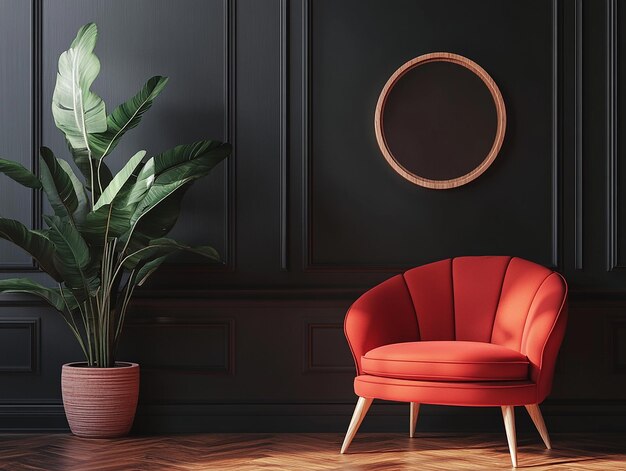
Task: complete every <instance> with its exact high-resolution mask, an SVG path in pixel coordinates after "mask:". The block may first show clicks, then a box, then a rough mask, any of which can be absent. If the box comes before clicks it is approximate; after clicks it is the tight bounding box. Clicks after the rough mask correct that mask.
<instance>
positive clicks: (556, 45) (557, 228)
mask: <svg viewBox="0 0 626 471" xmlns="http://www.w3.org/2000/svg"><path fill="white" fill-rule="evenodd" d="M313 3H314V2H312V1H311V0H302V18H301V31H302V32H301V44H302V71H301V74H302V79H301V83H300V89H301V99H302V103H301V112H302V116H301V143H300V145H301V149H302V234H303V236H302V241H303V243H302V264H303V269H304V271H312V272H331V273H332V272H384V273H398V272H401V271H404V270H406V269H409V268H411V267H412V266H414V265H412V264H399V265H398V264H370V263H367V262H366V261H364V262H363V263H358V264H354V263H350V264H345V263H318V262H316V261H315V240H314V237H313V225H314V224H315V221H314V220H313V218H312V215H311V206H312V191H313V189H312V187H313V180H314V175H313V172H312V168H311V167H312V166H311V164H312V159H313V158H314V149H313V146H312V134H313V124H312V121H313V120H312V116H311V111H312V106H311V89H312V87H313V84H312V80H311V68H312V63H311V62H312V61H311V50H312V37H311V34H312V33H311V31H312V16H313V15H312V11H311V10H312V7H313ZM551 12H552V18H551V22H552V38H551V48H552V77H551V79H550V81H551V90H552V103H551V108H552V129H551V176H550V182H551V189H550V200H551V201H550V208H551V214H550V224H551V227H550V229H549V230H550V239H549V240H550V254H551V255H550V259H551V265H552V268H559V267H560V266H561V264H562V261H561V259H562V254H561V251H562V243H561V238H562V237H563V234H562V230H561V214H562V210H561V208H562V205H563V202H562V198H561V178H562V177H561V174H562V168H561V166H562V157H561V144H560V143H561V136H562V116H561V114H562V106H561V83H562V80H563V77H562V76H561V55H562V52H561V51H562V49H563V47H564V45H563V44H562V42H563V41H562V31H561V27H560V23H561V2H560V1H559V0H552V4H551ZM581 209H582V208H581Z"/></svg>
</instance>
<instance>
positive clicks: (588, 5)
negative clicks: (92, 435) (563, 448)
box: [0, 0, 626, 431]
mask: <svg viewBox="0 0 626 471" xmlns="http://www.w3.org/2000/svg"><path fill="white" fill-rule="evenodd" d="M625 15H626V4H624V2H622V1H618V0H606V1H593V2H592V1H585V2H583V1H582V0H576V1H574V0H572V1H564V0H561V1H559V0H553V1H552V2H547V1H545V0H532V1H526V2H519V1H518V2H501V1H500V0H482V1H478V0H473V1H467V0H445V1H432V0H431V1H425V0H420V1H415V0H397V1H394V2H388V1H385V0H372V1H366V2H364V1H358V0H341V1H338V0H293V1H289V0H273V1H269V0H264V1H260V0H238V1H236V2H235V1H234V0H176V1H173V0H132V1H128V0H126V1H124V0H115V1H113V0H88V1H87V0H33V1H31V2H28V1H25V0H0V123H2V125H1V126H0V155H3V156H6V157H10V158H13V159H16V160H19V161H20V162H22V163H23V164H24V165H26V166H28V167H31V168H33V169H34V170H36V162H37V160H36V149H37V148H38V147H39V146H40V145H42V144H43V145H47V146H50V147H52V148H53V149H55V150H56V151H57V152H58V153H59V154H61V153H62V152H64V151H65V146H64V143H63V140H62V138H61V135H60V133H59V132H58V131H57V130H56V129H55V127H54V125H53V121H52V116H51V112H50V100H51V95H52V90H53V87H54V79H55V71H56V61H57V58H58V55H59V54H60V53H61V52H62V51H63V50H64V49H65V48H67V46H68V45H69V43H70V42H71V40H72V39H73V37H74V35H75V32H76V30H77V29H78V28H79V27H80V26H81V25H82V24H84V23H86V22H88V21H95V22H97V23H98V26H99V30H100V41H99V43H98V46H97V49H96V52H97V54H98V55H99V57H100V59H101V62H102V70H101V74H100V77H99V79H98V80H97V81H96V83H95V84H94V89H95V90H96V91H97V92H98V93H99V94H100V95H101V96H102V97H103V98H104V99H105V100H106V102H107V103H108V105H109V109H110V108H111V107H112V106H115V105H117V104H118V103H119V102H121V101H123V100H124V99H126V98H127V97H129V96H131V95H132V94H133V93H135V91H136V90H137V89H138V88H139V87H140V86H141V85H142V83H143V81H144V80H145V79H147V78H148V77H149V76H151V75H156V74H162V75H167V76H169V77H170V79H171V81H170V84H169V86H168V89H167V90H166V92H165V93H164V94H163V95H162V96H161V97H160V98H159V99H158V102H157V103H155V106H154V107H153V108H152V109H151V110H150V111H149V113H148V114H147V115H146V116H145V118H144V121H143V123H142V125H141V126H140V127H139V128H137V129H136V130H133V131H132V132H131V133H129V134H128V135H127V137H126V138H125V139H124V141H123V143H122V144H120V146H119V147H118V149H117V151H116V152H115V155H114V156H111V165H112V166H113V167H115V168H119V166H120V165H121V163H122V162H123V161H124V159H125V158H127V157H128V156H129V155H132V153H134V152H135V151H136V150H138V149H146V150H147V151H148V152H149V153H154V152H157V151H159V150H162V149H165V148H168V147H171V146H173V145H176V144H179V143H183V142H188V141H192V140H195V139H200V138H217V139H224V140H228V141H230V142H232V143H233V144H234V146H235V155H234V156H233V158H232V159H230V160H229V161H228V162H226V163H225V164H222V165H221V166H220V167H219V168H217V169H216V171H215V172H214V173H213V174H212V175H211V176H210V177H209V178H207V179H206V180H204V181H202V182H201V183H199V184H198V185H196V187H195V188H194V189H193V190H192V192H190V194H189V195H188V197H187V198H186V201H185V203H186V204H185V210H184V214H183V216H182V218H181V221H180V223H179V226H178V227H177V229H176V233H175V235H177V236H178V237H180V238H181V239H183V240H187V241H189V242H191V243H210V244H212V245H214V246H215V247H216V248H217V249H218V250H219V251H220V253H221V254H222V255H223V258H224V260H225V264H224V266H221V267H215V266H209V265H203V264H198V263H197V262H196V261H195V260H193V259H185V258H180V259H178V260H175V261H173V262H172V263H170V264H169V265H168V266H166V267H165V268H164V269H162V271H161V272H160V273H159V274H158V275H157V276H156V277H155V278H154V280H153V281H152V282H151V284H150V285H149V286H148V287H146V289H144V290H143V291H141V292H140V293H139V294H138V296H137V299H136V302H135V303H134V307H133V312H132V315H131V316H130V319H129V322H128V326H127V329H126V333H125V339H124V344H123V345H122V348H121V352H120V358H123V359H126V360H135V361H139V362H140V363H141V365H142V386H141V405H140V410H139V415H138V418H137V422H136V426H137V429H138V430H152V431H155V430H156V431H182V430H186V431H190V430H227V429H228V430H343V429H344V428H345V426H346V425H347V421H348V418H349V415H350V414H351V411H352V407H353V403H354V400H355V397H354V394H353V392H352V378H353V376H354V368H353V364H352V359H351V356H350V353H349V351H348V348H347V345H346V343H345V340H344V338H343V331H342V321H343V315H344V313H345V310H346V309H347V307H348V306H349V305H350V303H351V302H352V301H353V300H354V299H355V298H356V297H357V296H358V295H359V294H360V293H362V292H363V291H365V290H366V289H367V288H369V287H371V286H373V285H374V284H376V283H378V282H380V281H382V280H384V279H385V278H388V277H390V276H391V275H393V274H395V273H398V272H400V271H402V270H403V269H404V268H407V267H410V266H414V265H419V264H422V263H426V262H429V261H433V260H437V259H441V258H447V257H450V256H457V255H466V254H510V255H517V256H521V257H525V258H528V259H530V260H534V261H537V262H539V263H542V264H545V265H548V266H552V267H555V268H556V269H558V270H559V271H561V272H562V273H563V274H564V275H565V276H566V278H567V279H568V281H569V283H570V287H571V302H570V313H571V314H570V323H569V326H568V332H567V335H566V340H565V343H564V346H563V348H562V354H561V356H560V358H559V363H558V369H557V374H556V378H555V385H554V390H553V394H552V396H551V398H550V399H549V401H548V403H547V404H546V406H545V412H546V415H547V421H548V425H549V426H551V427H552V428H553V429H561V430H563V429H568V430H571V429H572V428H578V429H584V430H590V429H603V430H607V429H621V430H624V429H625V427H626V425H625V424H626V421H625V420H624V418H625V417H624V416H625V415H626V270H624V268H625V267H626V227H625V225H626V203H625V202H624V194H623V190H622V183H623V182H625V181H626V170H625V168H626V166H623V165H620V163H621V162H623V161H624V158H625V157H626V155H625V152H626V150H625V149H626V146H621V145H620V144H621V143H620V137H622V136H626V118H624V116H625V115H624V112H625V111H626V99H625V98H624V97H626V93H621V85H622V84H626V57H625V55H626V44H625V39H624V38H625V37H626V33H624V32H623V31H622V25H624V24H626V17H625ZM434 51H449V52H455V53H458V54H462V55H464V56H467V57H469V58H471V59H472V60H474V61H476V62H477V63H478V64H480V65H481V66H482V67H484V68H485V69H486V70H487V71H488V72H489V73H490V75H491V76H492V77H493V78H494V80H495V81H496V83H497V84H498V86H499V87H500V90H501V92H502V95H503V97H504V101H505V104H506V107H507V117H508V123H507V130H506V136H505V140H504V145H503V147H502V150H501V152H500V154H499V156H498V158H497V159H496V161H495V162H494V164H493V165H492V166H491V167H490V168H489V169H488V170H487V171H486V172H485V173H484V174H483V175H482V176H481V177H480V178H479V179H478V180H476V181H474V182H472V183H470V184H468V185H466V186H463V187H460V188H457V189H453V190H446V191H433V190H427V189H424V188H421V187H417V186H415V185H412V184H410V183H409V182H407V181H405V180H404V179H402V178H401V177H400V176H399V175H397V174H396V173H395V172H394V171H393V170H392V169H391V168H390V167H389V166H388V165H387V164H386V162H385V160H384V159H383V157H382V155H381V153H380V151H379V150H378V147H377V145H376V140H375V137H374V130H373V115H374V108H375V105H376V100H377V99H378V94H379V92H380V90H381V88H382V87H383V85H384V83H385V81H386V80H387V78H388V77H389V76H390V75H391V74H392V73H393V71H394V70H395V69H396V68H397V67H399V66H400V65H401V64H403V63H404V62H405V61H407V60H408V59H411V58H413V57H416V56H418V55H420V54H424V53H427V52H434ZM451 138H453V137H451ZM43 209H45V207H44V206H43V205H42V202H41V195H39V194H37V193H31V192H29V191H25V190H23V189H20V188H17V187H16V186H15V185H12V184H11V183H10V182H9V181H8V180H7V179H4V178H3V179H2V180H0V213H1V214H2V215H4V216H6V217H14V218H19V219H21V220H22V221H24V222H25V223H27V224H29V225H31V226H32V227H38V226H40V225H41V213H42V210H43ZM14 276H32V277H36V278H38V279H44V276H43V275H42V274H39V273H37V272H36V270H35V268H34V267H33V265H32V262H31V261H30V259H29V258H28V257H26V256H24V255H22V254H21V253H19V252H17V251H15V250H14V249H13V248H11V247H10V246H9V245H8V244H5V243H3V242H0V277H14ZM77 359H80V352H79V349H78V347H77V346H75V345H74V342H73V339H72V337H71V335H70V333H69V332H68V331H66V329H65V326H64V324H63V321H62V320H61V319H60V318H59V317H58V316H57V315H56V314H55V313H54V312H52V311H51V310H50V309H48V308H46V307H45V306H43V305H41V304H39V303H37V302H33V301H32V300H29V299H25V298H21V297H3V298H2V300H0V430H2V429H4V430H18V429H28V430H43V429H56V428H64V427H66V423H65V421H64V418H63V411H62V406H61V402H60V384H59V383H60V379H59V377H60V366H61V365H62V364H63V363H65V362H69V361H73V360H77ZM407 412H408V411H407V410H405V405H393V404H380V405H375V406H374V407H373V409H372V413H371V417H368V419H367V420H366V423H365V426H366V427H370V429H374V428H378V429H397V430H403V429H404V428H405V420H406V417H405V416H406V413H407ZM520 415H522V414H520ZM477 417H479V418H480V420H476V418H477ZM524 420H525V419H521V424H520V425H521V427H524V424H526V422H524ZM499 421H500V419H499V417H498V413H497V411H495V410H460V409H458V410H457V409H449V408H437V407H430V408H428V407H426V408H425V410H424V413H423V414H422V419H421V420H420V425H419V426H420V427H422V430H436V429H457V430H458V429H480V428H482V429H485V428H486V429H491V428H496V427H497V429H498V430H499V429H500V427H501V425H500V424H499Z"/></svg>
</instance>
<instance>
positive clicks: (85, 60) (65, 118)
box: [52, 23, 107, 177]
mask: <svg viewBox="0 0 626 471" xmlns="http://www.w3.org/2000/svg"><path fill="white" fill-rule="evenodd" d="M97 39H98V28H97V27H96V25H95V24H94V23H89V24H87V25H85V26H83V27H82V28H81V29H80V30H79V31H78V34H77V35H76V39H74V41H73V42H72V44H71V46H70V48H69V49H68V50H67V51H65V52H64V53H63V54H61V56H60V57H59V69H58V73H57V82H56V86H55V88H54V93H53V95H52V115H53V117H54V122H55V123H56V125H57V127H58V128H59V129H60V130H61V131H63V133H64V134H65V137H66V139H67V141H68V142H69V144H70V145H71V147H72V148H74V149H77V150H81V149H84V150H85V151H86V153H87V154H88V156H89V157H90V158H91V157H92V154H93V153H92V150H91V144H90V142H89V135H90V134H94V133H99V132H104V131H106V130H107V116H106V109H105V104H104V101H103V100H102V98H100V97H99V96H98V95H96V94H95V93H93V92H92V91H91V90H90V87H91V85H92V83H93V81H94V80H95V79H96V77H97V76H98V74H99V73H100V61H99V60H98V57H97V56H96V55H95V54H94V53H93V50H94V48H95V46H96V41H97ZM90 177H91V175H90Z"/></svg>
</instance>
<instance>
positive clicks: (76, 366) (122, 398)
mask: <svg viewBox="0 0 626 471" xmlns="http://www.w3.org/2000/svg"><path fill="white" fill-rule="evenodd" d="M115 365H116V366H115V368H91V367H88V366H87V364H86V363H84V362H80V363H67V364H65V365H63V370H62V372H61V391H62V393H63V406H64V407H65V415H66V416H67V421H68V422H69V424H70V429H71V430H72V433H73V434H74V435H77V436H79V437H84V438H112V437H122V436H124V435H127V434H128V432H129V431H130V428H131V426H132V425H133V419H134V418H135V410H136V409H137V398H138V396H139V365H138V364H137V363H124V362H118V363H116V364H115Z"/></svg>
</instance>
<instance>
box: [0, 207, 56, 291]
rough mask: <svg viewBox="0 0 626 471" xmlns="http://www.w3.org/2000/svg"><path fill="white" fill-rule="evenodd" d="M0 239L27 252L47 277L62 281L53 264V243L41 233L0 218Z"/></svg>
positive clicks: (16, 222) (17, 222)
mask: <svg viewBox="0 0 626 471" xmlns="http://www.w3.org/2000/svg"><path fill="white" fill-rule="evenodd" d="M0 238H2V239H5V240H8V241H10V242H13V243H14V244H15V245H17V246H18V247H20V248H22V249H23V250H25V251H26V252H28V253H29V254H30V255H31V256H32V257H33V258H34V259H35V260H36V261H37V263H38V264H39V266H40V267H41V268H42V269H43V270H44V271H45V272H46V273H47V274H48V275H50V276H51V277H52V278H54V279H55V280H56V281H62V279H63V278H62V277H61V274H60V273H59V271H58V270H57V268H56V266H55V264H54V253H55V246H54V243H53V242H52V241H51V240H50V239H49V238H48V237H46V236H45V235H44V234H43V233H41V232H38V231H32V230H30V229H28V228H27V227H26V226H25V225H24V224H22V223H21V222H19V221H15V220H13V219H5V218H0Z"/></svg>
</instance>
